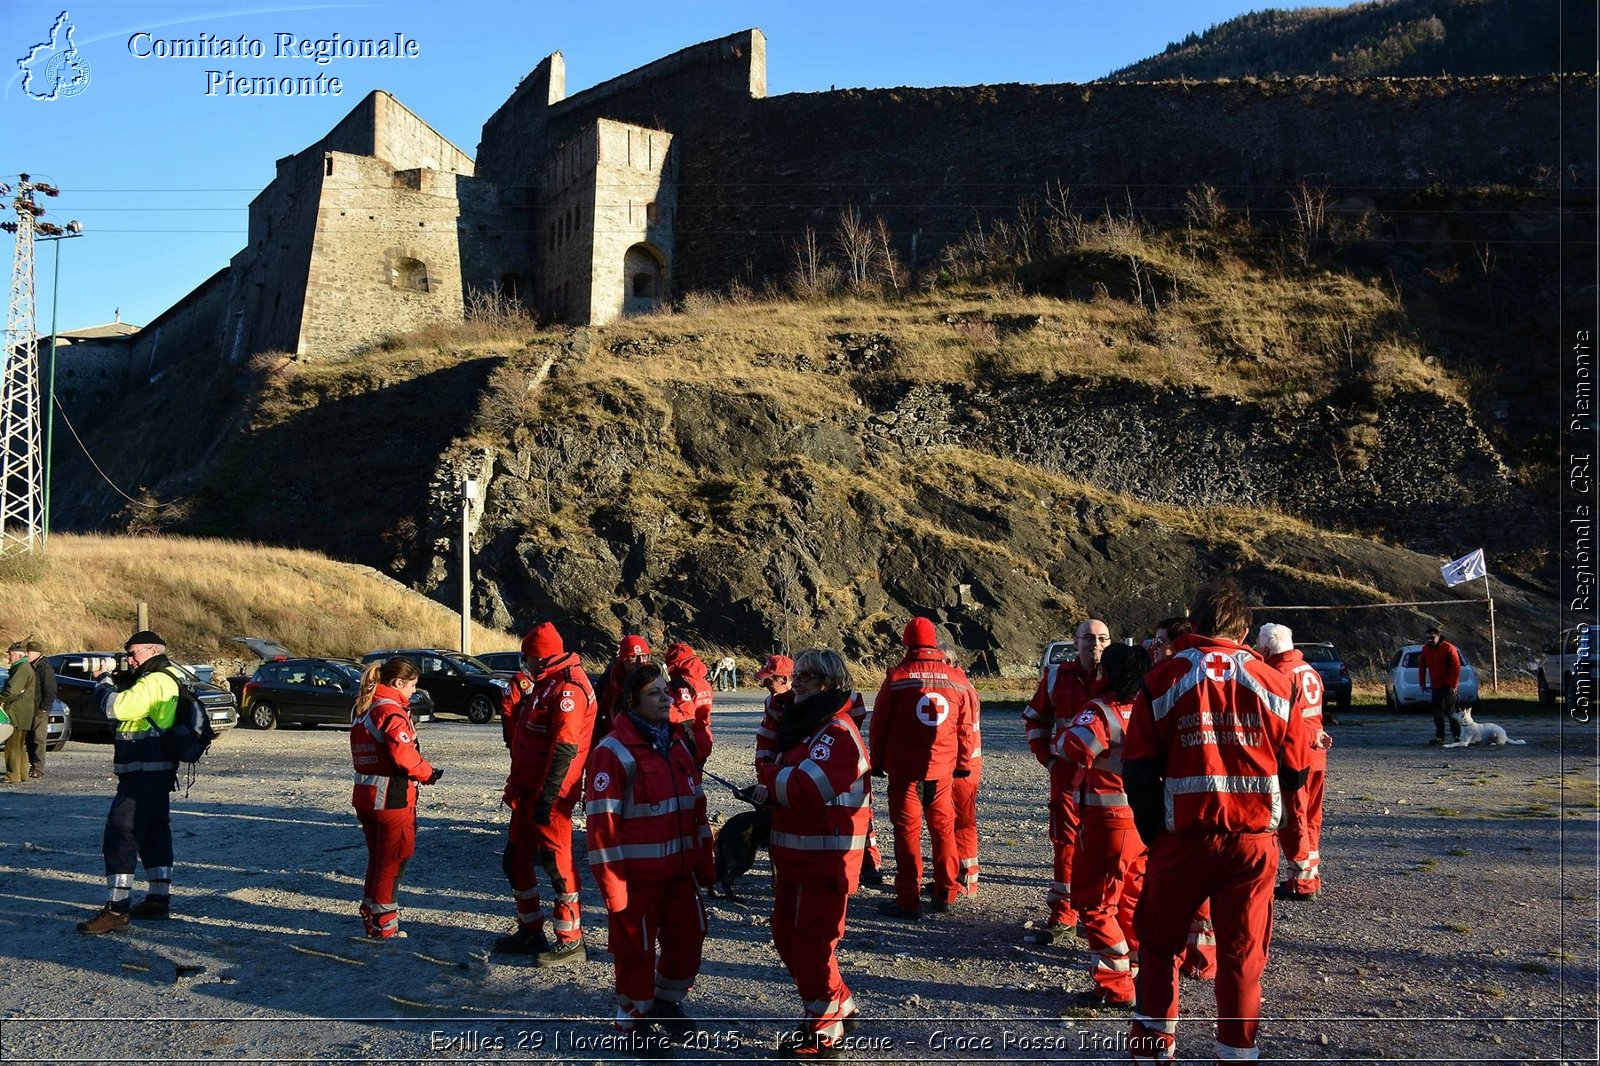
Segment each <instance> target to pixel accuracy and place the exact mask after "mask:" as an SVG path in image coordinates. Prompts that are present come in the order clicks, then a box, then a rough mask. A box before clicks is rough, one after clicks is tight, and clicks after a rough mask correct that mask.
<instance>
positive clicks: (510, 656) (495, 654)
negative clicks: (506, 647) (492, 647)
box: [474, 651, 522, 674]
mask: <svg viewBox="0 0 1600 1066" xmlns="http://www.w3.org/2000/svg"><path fill="white" fill-rule="evenodd" d="M474 658H476V659H477V660H478V661H479V662H480V663H482V664H483V665H485V666H487V667H488V668H489V669H491V670H497V671H499V672H501V673H505V674H514V673H516V672H517V671H518V670H521V669H522V653H521V652H520V651H486V652H484V653H483V654H482V655H477V656H474Z"/></svg>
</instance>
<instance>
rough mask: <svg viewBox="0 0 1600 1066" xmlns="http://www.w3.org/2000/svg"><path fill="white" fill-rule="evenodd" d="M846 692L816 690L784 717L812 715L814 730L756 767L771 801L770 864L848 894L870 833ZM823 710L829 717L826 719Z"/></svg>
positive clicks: (862, 754) (861, 747) (863, 767)
mask: <svg viewBox="0 0 1600 1066" xmlns="http://www.w3.org/2000/svg"><path fill="white" fill-rule="evenodd" d="M853 695H854V694H853V693H844V692H837V691H823V692H818V693H815V694H814V695H812V696H810V697H808V698H806V699H804V700H799V701H797V702H795V703H794V704H793V705H792V706H791V707H789V708H788V709H787V710H786V711H785V714H786V715H787V714H802V715H806V716H808V718H809V717H810V716H811V715H813V714H816V715H818V716H819V717H820V716H822V715H826V717H821V724H820V725H818V727H817V728H816V729H814V730H811V731H810V732H809V733H808V734H807V735H806V736H804V737H803V738H802V739H800V740H798V741H796V742H795V743H793V744H791V745H790V746H789V747H787V748H785V749H784V750H783V751H780V752H779V753H778V755H777V758H775V759H773V760H772V761H770V762H767V761H762V762H758V763H756V780H757V781H759V782H760V783H761V784H762V785H764V786H766V789H767V791H768V792H769V793H770V794H771V797H772V799H771V802H772V836H771V840H770V844H769V848H768V850H769V852H770V853H771V855H772V863H773V865H774V866H776V867H777V868H778V870H779V871H780V872H781V873H783V874H784V875H786V876H791V877H797V878H800V879H802V880H823V881H829V882H832V883H836V884H839V885H841V886H842V887H843V888H844V890H845V891H846V892H854V891H855V890H856V888H857V887H858V885H859V883H860V880H861V858H862V855H863V854H864V852H865V849H866V846H867V832H868V830H869V829H870V828H871V826H872V805H871V804H872V800H871V795H870V793H869V792H868V789H867V775H868V773H869V771H870V769H871V767H870V765H869V764H868V762H867V749H866V744H865V743H864V742H863V741H862V739H861V731H860V730H859V729H857V728H856V724H855V722H853V721H852V720H851V718H850V708H851V704H852V702H853V700H852V698H851V697H852V696H853ZM829 711H831V712H832V713H831V714H828V713H827V712H829Z"/></svg>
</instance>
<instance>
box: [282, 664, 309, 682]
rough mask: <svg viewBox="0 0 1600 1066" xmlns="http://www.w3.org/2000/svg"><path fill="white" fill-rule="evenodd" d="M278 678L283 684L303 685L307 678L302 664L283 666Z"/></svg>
mask: <svg viewBox="0 0 1600 1066" xmlns="http://www.w3.org/2000/svg"><path fill="white" fill-rule="evenodd" d="M278 680H279V681H280V682H281V683H282V684H285V685H304V684H306V682H307V680H308V678H307V676H306V668H305V667H303V666H288V667H285V668H284V671H283V673H282V674H281V675H280V676H279V678H278Z"/></svg>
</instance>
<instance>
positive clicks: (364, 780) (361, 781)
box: [355, 774, 389, 787]
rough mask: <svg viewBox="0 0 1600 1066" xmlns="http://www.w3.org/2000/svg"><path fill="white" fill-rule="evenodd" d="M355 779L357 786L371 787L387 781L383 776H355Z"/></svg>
mask: <svg viewBox="0 0 1600 1066" xmlns="http://www.w3.org/2000/svg"><path fill="white" fill-rule="evenodd" d="M355 779H356V784H358V785H372V786H374V787H376V786H378V785H381V784H383V783H384V782H385V781H387V780H389V778H388V777H387V776H385V775H384V774H356V775H355Z"/></svg>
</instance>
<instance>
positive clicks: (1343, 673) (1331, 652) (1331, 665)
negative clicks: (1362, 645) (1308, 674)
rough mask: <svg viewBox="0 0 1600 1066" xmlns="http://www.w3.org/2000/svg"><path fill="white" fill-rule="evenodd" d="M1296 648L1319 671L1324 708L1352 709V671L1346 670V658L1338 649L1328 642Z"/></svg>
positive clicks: (1297, 646) (1296, 646)
mask: <svg viewBox="0 0 1600 1066" xmlns="http://www.w3.org/2000/svg"><path fill="white" fill-rule="evenodd" d="M1295 648H1296V649H1298V650H1299V652H1300V654H1301V655H1303V656H1305V660H1306V662H1308V663H1310V664H1311V666H1312V668H1313V669H1315V670H1316V671H1317V675H1318V676H1319V677H1321V678H1322V687H1323V689H1324V690H1325V694H1324V696H1323V698H1322V702H1323V705H1324V706H1333V707H1337V708H1338V709H1339V710H1341V711H1348V710H1349V709H1350V691H1351V684H1350V671H1349V670H1347V669H1345V665H1344V656H1342V655H1340V654H1339V651H1338V649H1337V648H1335V647H1334V646H1333V645H1332V644H1329V643H1327V642H1326V641H1316V642H1314V643H1308V644H1296V645H1295Z"/></svg>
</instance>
